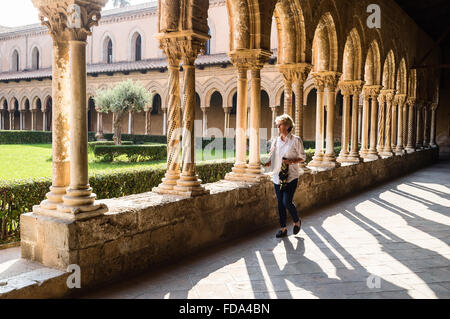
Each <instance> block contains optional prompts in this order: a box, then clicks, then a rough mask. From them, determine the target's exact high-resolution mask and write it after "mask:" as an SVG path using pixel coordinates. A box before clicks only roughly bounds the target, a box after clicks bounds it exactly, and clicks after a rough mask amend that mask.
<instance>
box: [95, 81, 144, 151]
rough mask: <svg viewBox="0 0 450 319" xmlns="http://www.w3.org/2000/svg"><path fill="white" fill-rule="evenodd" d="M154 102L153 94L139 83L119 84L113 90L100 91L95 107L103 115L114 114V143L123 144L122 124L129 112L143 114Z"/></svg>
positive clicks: (125, 82)
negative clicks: (152, 101)
mask: <svg viewBox="0 0 450 319" xmlns="http://www.w3.org/2000/svg"><path fill="white" fill-rule="evenodd" d="M151 100H152V94H151V93H150V92H148V91H147V90H146V89H145V88H144V87H143V86H142V85H141V84H140V83H139V82H136V83H134V82H133V81H131V80H127V81H124V82H120V83H118V84H117V85H116V86H114V87H113V88H111V89H104V90H98V91H97V96H96V97H95V105H96V106H97V109H98V111H99V112H101V113H109V112H111V113H113V114H114V123H113V132H114V143H115V144H116V145H120V144H122V138H121V128H120V123H121V121H122V119H123V117H124V116H125V115H126V114H128V112H130V111H132V112H141V111H143V110H144V109H145V107H146V106H147V105H149V104H150V102H151Z"/></svg>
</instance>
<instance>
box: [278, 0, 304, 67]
mask: <svg viewBox="0 0 450 319" xmlns="http://www.w3.org/2000/svg"><path fill="white" fill-rule="evenodd" d="M274 17H275V21H276V27H277V34H278V63H279V64H286V63H298V62H305V61H306V59H307V57H306V52H307V50H306V31H305V18H304V16H303V10H302V8H301V6H300V1H299V0H281V1H278V2H277V4H276V5H275V10H274Z"/></svg>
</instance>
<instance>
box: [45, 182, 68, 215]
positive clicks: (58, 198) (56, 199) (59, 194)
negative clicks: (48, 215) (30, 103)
mask: <svg viewBox="0 0 450 319" xmlns="http://www.w3.org/2000/svg"><path fill="white" fill-rule="evenodd" d="M66 190H67V187H65V186H64V187H61V186H50V192H48V193H47V194H45V197H46V198H47V199H46V200H44V201H42V202H41V204H40V206H41V207H42V208H43V209H45V210H53V211H56V206H57V205H58V204H61V203H62V202H63V196H64V195H66Z"/></svg>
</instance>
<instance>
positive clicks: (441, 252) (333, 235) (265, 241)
mask: <svg viewBox="0 0 450 319" xmlns="http://www.w3.org/2000/svg"><path fill="white" fill-rule="evenodd" d="M276 231H277V228H275V227H274V228H273V229H270V230H266V231H263V232H260V233H256V234H251V235H249V236H248V237H246V238H242V239H239V240H235V241H233V242H231V243H227V244H226V245H221V246H220V247H215V248H214V249H210V250H208V251H205V252H203V253H202V254H201V255H197V256H194V257H192V258H189V259H186V260H182V261H180V262H179V263H177V264H174V265H172V266H170V267H166V268H165V269H163V270H161V271H158V272H155V271H152V272H149V273H148V274H145V275H141V276H138V277H133V279H131V280H127V281H123V282H121V283H118V284H113V285H110V286H108V287H104V288H101V289H99V290H97V291H95V292H91V293H89V294H86V295H84V296H83V298H450V248H449V242H450V162H441V163H439V164H437V165H434V166H432V167H429V168H425V169H423V170H420V171H418V172H415V173H413V174H410V175H408V176H406V177H403V178H400V179H397V180H394V181H392V182H390V183H388V184H384V185H382V186H380V187H377V188H373V189H371V190H368V191H365V192H363V193H360V194H358V195H356V196H353V197H351V198H346V199H345V200H343V201H340V202H336V203H333V204H331V205H328V206H326V207H321V208H319V209H315V210H313V211H310V212H309V214H308V216H304V214H303V225H302V230H301V231H300V233H299V234H298V235H292V225H290V226H289V234H290V236H289V237H288V238H284V239H277V238H275V236H274V235H275V233H276ZM368 278H369V280H368ZM368 281H369V284H368V283H367V282H368Z"/></svg>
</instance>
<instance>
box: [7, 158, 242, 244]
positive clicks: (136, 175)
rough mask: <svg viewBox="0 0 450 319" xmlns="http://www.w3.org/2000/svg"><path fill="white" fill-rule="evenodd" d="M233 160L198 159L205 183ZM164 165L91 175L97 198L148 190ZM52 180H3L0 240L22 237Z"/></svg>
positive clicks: (220, 176)
mask: <svg viewBox="0 0 450 319" xmlns="http://www.w3.org/2000/svg"><path fill="white" fill-rule="evenodd" d="M233 163H234V160H228V161H210V162H203V163H198V164H197V165H196V172H197V174H198V176H199V178H200V179H201V180H202V182H203V183H212V182H216V181H218V180H220V179H223V178H224V177H225V174H226V173H228V172H230V171H231V168H232V167H233ZM165 170H166V169H165V168H164V167H160V168H154V169H148V168H145V169H144V168H143V169H128V170H121V171H117V172H112V173H99V174H95V175H93V176H91V177H89V183H90V185H91V187H92V188H93V189H94V192H95V193H96V194H97V198H98V199H104V198H113V197H122V196H126V195H131V194H139V193H144V192H149V191H151V190H152V188H153V187H155V186H158V184H159V183H160V182H161V179H162V178H163V177H164V174H165ZM51 184H52V180H51V178H39V179H26V180H18V181H15V182H0V244H1V243H2V242H6V241H13V240H17V239H18V238H19V232H20V231H19V220H20V214H22V213H26V212H30V211H31V210H32V208H33V205H38V204H39V203H40V202H41V201H42V200H43V199H44V198H45V194H46V193H47V192H48V190H49V187H50V186H51Z"/></svg>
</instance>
